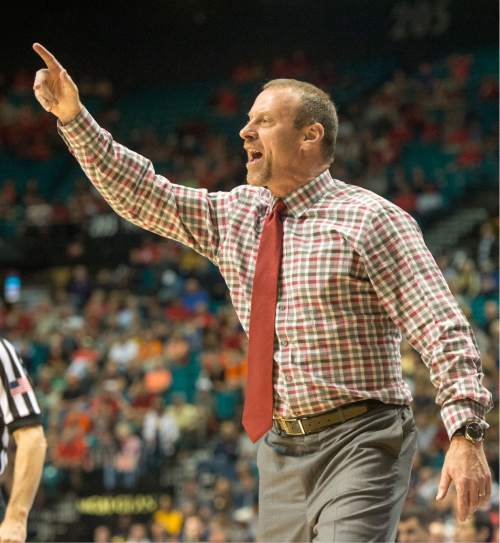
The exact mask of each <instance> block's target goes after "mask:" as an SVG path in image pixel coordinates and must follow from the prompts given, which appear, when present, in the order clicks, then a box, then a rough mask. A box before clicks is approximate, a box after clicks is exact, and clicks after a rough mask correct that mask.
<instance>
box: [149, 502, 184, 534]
mask: <svg viewBox="0 0 500 543" xmlns="http://www.w3.org/2000/svg"><path fill="white" fill-rule="evenodd" d="M153 520H154V522H155V523H156V524H158V525H160V526H161V527H162V529H163V530H164V531H165V533H166V534H167V536H169V537H170V536H178V535H179V534H180V533H181V530H182V526H183V520H184V518H183V515H182V513H181V511H179V510H178V509H176V508H175V507H174V504H173V499H172V496H169V495H168V494H163V495H161V496H160V499H159V504H158V510H157V511H156V512H155V513H154V515H153Z"/></svg>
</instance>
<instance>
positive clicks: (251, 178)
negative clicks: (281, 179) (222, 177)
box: [247, 175, 266, 187]
mask: <svg viewBox="0 0 500 543" xmlns="http://www.w3.org/2000/svg"><path fill="white" fill-rule="evenodd" d="M247 183H248V184H249V185H252V186H254V187H263V186H264V185H265V184H266V181H265V179H262V178H261V177H257V176H255V175H247Z"/></svg>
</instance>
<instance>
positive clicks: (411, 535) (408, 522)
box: [398, 508, 429, 543]
mask: <svg viewBox="0 0 500 543" xmlns="http://www.w3.org/2000/svg"><path fill="white" fill-rule="evenodd" d="M427 527H428V514H427V511H426V510H425V509H424V508H407V509H404V510H403V512H402V513H401V518H400V520H399V528H398V543H423V542H424V541H428V540H429V532H428V528H427Z"/></svg>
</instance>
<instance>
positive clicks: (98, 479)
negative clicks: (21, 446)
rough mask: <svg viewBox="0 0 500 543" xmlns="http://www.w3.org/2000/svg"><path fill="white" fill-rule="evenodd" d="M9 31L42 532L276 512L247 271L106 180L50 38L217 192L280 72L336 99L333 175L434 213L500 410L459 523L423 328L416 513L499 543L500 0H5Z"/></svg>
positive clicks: (102, 109) (20, 285) (163, 526)
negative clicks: (76, 119) (90, 176)
mask: <svg viewBox="0 0 500 543" xmlns="http://www.w3.org/2000/svg"><path fill="white" fill-rule="evenodd" d="M0 41H1V44H2V47H1V51H2V55H1V56H2V62H1V64H0V262H1V264H0V279H1V285H2V301H1V302H0V335H2V336H5V337H7V338H8V339H9V340H10V341H11V342H12V343H13V344H14V345H15V346H16V348H17V349H18V351H19V352H20V354H21V356H22V358H23V360H24V363H25V364H26V366H27V368H28V370H29V372H30V375H31V377H32V380H33V382H34V385H35V390H36V393H37V396H38V398H39V401H40V403H41V406H42V409H43V420H44V427H45V432H46V435H47V440H48V444H49V447H48V452H47V460H46V465H45V469H44V473H43V479H42V483H41V486H40V490H39V492H38V495H37V498H36V500H35V504H34V507H33V510H32V512H31V515H30V521H29V538H30V540H32V541H96V542H97V541H101V542H105V541H116V542H119V541H129V542H138V543H139V542H148V541H152V542H153V541H170V542H175V541H177V542H180V541H182V542H194V541H209V542H213V543H215V542H217V543H223V542H230V541H232V542H242V541H247V542H250V541H255V540H256V520H257V516H256V515H257V506H258V502H257V492H258V473H257V468H256V462H255V450H256V449H255V446H254V445H253V444H252V443H251V442H250V441H249V440H248V438H247V437H246V436H245V434H244V432H243V429H242V427H241V423H240V420H241V410H242V391H243V386H244V382H245V375H246V349H247V342H246V338H245V336H244V334H243V332H242V330H241V328H240V325H239V322H238V320H237V318H236V315H235V313H234V311H233V309H232V306H231V304H230V299H229V295H228V292H227V289H226V285H225V283H224V281H223V279H222V278H221V276H220V275H219V273H218V270H217V269H216V268H215V267H214V266H213V265H212V264H211V263H209V262H208V261H207V260H205V259H203V258H202V257H200V256H199V255H197V254H196V253H194V252H192V251H190V250H188V249H185V248H184V247H183V246H181V245H179V244H177V243H175V242H172V241H169V240H167V239H163V238H160V237H158V236H156V235H153V234H150V233H147V232H145V231H143V230H140V229H138V228H136V227H135V226H133V225H131V224H129V223H127V222H125V221H124V220H122V219H120V218H119V217H118V216H117V215H116V214H115V213H114V212H113V211H112V210H111V209H110V208H109V206H108V205H107V204H106V203H105V202H104V200H103V199H102V198H101V197H100V196H99V195H98V194H97V193H96V191H95V190H94V189H93V188H92V185H91V184H90V182H89V181H88V180H87V179H86V178H85V176H84V174H83V173H82V171H81V169H80V167H79V165H78V163H77V162H76V160H75V159H74V157H72V156H71V154H70V153H69V152H68V150H67V148H66V146H65V145H64V143H63V141H62V139H61V138H60V137H59V135H58V133H57V130H56V119H55V117H53V116H52V115H51V114H49V113H47V112H45V111H44V110H43V109H42V107H41V106H40V105H39V104H38V103H37V102H36V100H35V98H34V96H33V90H32V86H33V81H34V76H35V73H36V71H37V70H38V69H40V68H42V67H43V65H42V63H41V61H40V59H39V58H38V57H37V55H36V54H35V53H34V52H33V50H32V44H33V43H34V42H40V43H42V44H43V45H45V46H46V47H47V48H48V49H49V50H50V51H51V52H53V53H54V54H55V55H56V57H58V59H59V60H60V61H61V63H62V64H63V65H64V66H65V67H66V68H67V69H68V72H69V73H70V74H71V76H72V77H73V79H74V81H75V82H76V84H77V85H78V87H79V89H80V96H81V100H82V102H83V104H84V105H85V106H86V107H87V108H88V109H89V111H90V112H91V113H92V114H93V115H94V117H95V118H96V119H97V120H98V122H99V123H100V124H101V126H103V127H104V128H105V129H106V130H108V131H109V132H110V133H111V134H113V136H114V138H115V140H116V141H118V142H120V143H123V144H125V145H127V146H128V147H130V148H131V149H133V150H135V151H136V152H138V153H141V154H143V155H145V156H146V157H148V158H150V159H151V160H152V161H153V163H154V165H155V168H156V172H157V173H160V174H162V175H164V176H166V177H168V178H169V179H170V180H172V181H175V182H176V183H180V184H184V185H188V186H192V187H205V188H207V189H209V190H210V191H217V190H230V189H232V188H233V187H235V186H236V185H239V184H242V183H244V182H245V166H244V164H245V161H246V159H245V156H244V153H243V149H242V143H241V140H240V138H239V136H238V132H239V130H240V128H241V127H242V126H243V125H244V123H245V119H246V113H247V111H248V109H249V108H250V106H251V104H252V102H253V99H254V98H255V97H256V95H257V94H258V93H259V89H260V87H261V85H262V84H263V83H264V82H265V81H267V80H269V79H271V78H276V77H292V78H296V79H303V80H306V81H310V82H312V83H315V84H316V85H318V86H320V87H321V88H323V89H324V90H326V91H327V92H328V93H330V94H331V96H332V98H333V100H334V101H335V103H336V105H337V107H338V112H339V122H340V133H339V138H338V145H337V152H336V160H335V163H334V165H333V168H332V173H333V176H334V177H336V178H338V179H341V180H344V181H347V182H349V183H353V184H359V185H362V186H363V187H365V188H368V189H370V190H372V191H374V192H376V193H378V194H381V195H383V196H385V197H386V198H388V199H390V200H392V201H393V202H395V203H396V204H397V205H398V206H400V207H402V208H403V209H405V210H407V211H408V212H410V213H411V214H412V215H413V216H414V217H415V218H416V219H417V221H418V222H419V224H420V226H421V228H422V230H423V232H424V237H425V240H426V242H427V244H428V246H429V248H430V249H431V251H432V253H433V255H434V257H435V258H436V261H437V262H438V264H439V266H440V268H441V270H442V271H443V273H444V275H445V277H446V279H447V281H448V282H449V286H450V289H451V290H452V292H453V293H454V295H455V296H456V298H457V300H458V302H459V304H460V307H461V308H462V310H463V311H464V312H465V314H466V316H467V317H468V319H469V320H470V322H471V323H472V325H473V328H474V331H475V334H476V338H477V340H478V344H479V347H480V351H481V354H482V364H483V370H484V383H485V384H486V386H487V387H488V388H489V390H491V391H492V393H493V395H494V398H495V402H496V403H495V409H494V410H492V411H491V412H490V413H489V414H488V417H487V420H488V422H489V424H490V429H489V432H488V436H487V442H486V446H485V450H486V454H487V458H488V460H489V463H490V466H491V468H492V470H493V481H494V484H493V493H492V497H491V502H490V504H489V506H488V507H485V508H483V509H482V510H480V511H479V512H478V513H476V515H475V516H474V519H473V521H472V522H469V523H467V524H466V525H461V524H460V523H458V522H457V521H456V520H455V511H454V508H455V493H454V490H453V488H452V489H451V490H450V492H449V494H448V496H447V498H446V499H445V500H444V501H443V502H441V503H440V504H439V505H438V504H437V503H436V502H435V500H434V497H435V495H436V491H437V484H438V482H439V475H440V470H441V467H442V464H443V459H444V453H445V451H446V449H447V447H448V439H447V436H446V433H445V431H444V427H443V425H442V423H441V420H440V418H439V411H438V408H437V406H436V404H435V401H434V400H435V389H434V388H433V386H432V385H431V383H430V380H429V373H428V370H427V369H426V367H425V365H424V364H423V362H422V361H421V360H420V358H419V355H418V353H416V352H415V351H414V350H413V349H412V348H411V347H410V346H409V345H408V344H407V343H406V342H403V344H402V346H401V350H402V365H403V370H404V375H405V379H406V380H407V382H408V383H409V384H410V386H411V389H412V392H413V395H414V403H413V409H414V412H415V417H416V421H417V425H418V428H419V443H418V445H419V451H418V453H417V457H416V460H415V464H414V468H413V475H412V479H411V487H410V491H409V494H408V497H407V501H406V506H405V510H404V517H403V518H406V519H410V522H411V523H413V524H412V525H415V526H416V527H417V528H416V529H420V530H423V532H419V533H425V534H426V535H425V538H424V540H425V541H429V542H435V543H450V542H465V541H480V540H481V541H488V542H490V543H491V542H493V541H498V500H499V487H498V409H497V402H498V367H499V358H498V336H499V321H498V228H499V224H498V4H497V2H495V1H490V0H476V1H474V2H472V1H469V0H453V1H452V0H433V1H430V0H429V1H426V0H373V1H367V0H365V1H360V0H351V1H335V2H334V1H319V0H317V1H314V0H309V1H307V2H306V1H303V0H253V1H252V2H232V3H230V2H223V1H222V0H213V1H206V2H203V1H201V0H184V1H157V2H146V1H142V2H133V1H131V2H129V3H125V2H123V3H115V2H102V3H99V4H97V3H95V4H92V3H83V2H75V3H67V4H59V5H57V4H55V3H50V4H49V3H33V4H26V3H23V4H22V6H21V3H19V8H16V7H12V6H11V7H10V8H7V7H3V8H2V34H1V36H0ZM9 484H10V482H9V474H7V476H6V477H5V480H4V487H5V492H6V493H7V494H8V491H9ZM405 522H406V526H408V520H406V521H405ZM419 525H420V526H419ZM482 526H483V527H484V526H486V527H487V528H488V530H486V531H485V530H484V529H483V530H481V527H482ZM405 530H406V528H405ZM407 532H408V530H406V531H405V533H404V534H402V533H400V535H399V538H400V541H417V539H407V537H410V536H408V535H407ZM486 533H487V534H488V535H486V536H485V535H484V534H486ZM477 534H482V535H481V537H484V539H475V537H480V536H479V535H477ZM473 538H474V539H473Z"/></svg>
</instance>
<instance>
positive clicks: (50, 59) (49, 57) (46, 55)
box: [33, 43, 64, 71]
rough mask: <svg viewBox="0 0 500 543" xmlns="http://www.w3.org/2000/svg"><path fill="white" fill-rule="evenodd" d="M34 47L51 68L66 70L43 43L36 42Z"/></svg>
mask: <svg viewBox="0 0 500 543" xmlns="http://www.w3.org/2000/svg"><path fill="white" fill-rule="evenodd" d="M33 49H34V51H35V53H37V54H38V55H40V56H41V57H42V59H43V61H44V62H45V64H46V65H47V68H48V69H49V70H54V69H55V70H61V71H62V70H64V68H63V66H62V64H61V63H60V62H59V61H58V60H57V59H56V57H55V56H54V55H53V54H52V53H51V52H50V51H49V50H47V49H45V47H44V46H43V45H42V44H41V43H34V44H33Z"/></svg>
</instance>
